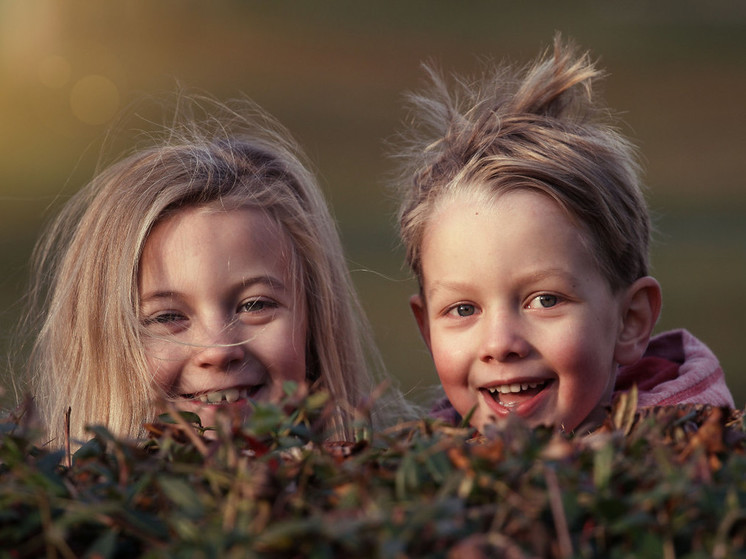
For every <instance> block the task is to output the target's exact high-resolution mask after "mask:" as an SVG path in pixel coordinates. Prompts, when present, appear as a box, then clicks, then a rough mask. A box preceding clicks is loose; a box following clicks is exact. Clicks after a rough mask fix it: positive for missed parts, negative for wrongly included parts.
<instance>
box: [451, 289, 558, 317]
mask: <svg viewBox="0 0 746 559" xmlns="http://www.w3.org/2000/svg"><path fill="white" fill-rule="evenodd" d="M542 298H544V299H552V300H553V304H551V305H549V306H544V305H543V304H541V300H542ZM534 301H536V302H537V304H538V305H540V306H537V307H531V305H532V303H534ZM562 301H564V298H563V297H561V296H560V295H555V294H554V293H539V294H538V295H534V296H533V297H531V299H529V301H528V303H527V304H526V305H525V307H524V308H537V309H539V308H541V309H552V308H554V307H556V306H557V305H559V304H560V303H562ZM464 307H466V308H467V310H470V311H471V312H470V313H469V314H460V313H459V310H460V309H463V308H464ZM476 313H477V307H476V305H473V304H471V303H457V304H455V305H453V306H451V307H448V309H446V312H445V314H446V315H450V316H454V317H457V318H468V317H470V316H473V315H474V314H476Z"/></svg>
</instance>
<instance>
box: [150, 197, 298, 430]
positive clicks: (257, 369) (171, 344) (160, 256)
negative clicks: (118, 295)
mask: <svg viewBox="0 0 746 559" xmlns="http://www.w3.org/2000/svg"><path fill="white" fill-rule="evenodd" d="M289 252H290V246H289V242H288V241H287V240H286V238H285V235H284V234H283V233H282V231H280V229H279V227H278V226H277V225H275V224H274V223H273V222H272V221H270V219H269V218H268V217H267V216H266V215H264V214H263V213H262V212H260V211H258V210H254V209H237V210H229V211H217V210H208V209H205V208H200V207H197V208H188V209H185V210H182V211H180V212H179V213H177V214H176V215H174V216H172V217H169V218H167V219H166V220H164V221H162V222H160V223H158V224H157V225H156V226H155V227H154V228H153V231H152V232H151V234H150V236H149V237H148V240H147V242H146V243H145V248H144V251H143V255H142V259H141V261H140V276H139V291H140V298H141V309H140V312H141V315H142V317H143V324H144V327H145V330H146V333H147V335H146V337H145V350H146V357H147V360H148V365H149V366H150V368H151V372H152V373H153V376H154V378H155V380H156V382H157V383H158V384H159V385H160V386H161V387H162V388H163V389H164V390H165V391H166V393H168V394H169V395H170V396H171V397H172V398H173V400H174V403H175V405H176V407H177V408H178V409H181V410H185V411H193V412H195V413H197V414H198V415H199V416H200V417H201V419H202V423H203V425H206V426H213V425H215V415H216V413H217V412H218V410H224V411H227V412H230V413H231V414H232V415H237V416H239V417H245V416H247V415H248V414H249V412H250V409H251V406H250V403H249V399H253V400H260V401H265V400H270V401H277V400H280V399H281V397H282V396H283V383H284V382H285V381H294V382H296V383H298V384H299V385H301V386H302V385H303V383H304V380H305V374H306V362H305V351H306V332H307V317H306V309H305V305H304V304H303V299H302V298H298V297H296V296H295V290H294V287H295V284H294V282H293V278H292V276H291V274H290V269H289V267H288V265H287V254H288V253H289Z"/></svg>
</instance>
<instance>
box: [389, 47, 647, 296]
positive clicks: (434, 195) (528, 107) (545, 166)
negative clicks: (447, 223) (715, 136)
mask: <svg viewBox="0 0 746 559" xmlns="http://www.w3.org/2000/svg"><path fill="white" fill-rule="evenodd" d="M426 70H427V71H428V73H429V77H430V79H431V81H432V87H431V89H430V90H429V91H428V92H426V93H422V94H417V95H412V96H411V97H410V99H411V101H412V103H413V105H414V108H415V110H416V111H418V112H417V115H418V116H419V117H420V120H419V121H418V122H417V123H416V125H415V126H413V127H412V128H411V129H410V130H409V132H408V133H407V134H405V135H404V137H405V140H406V143H405V144H404V146H403V148H402V149H401V150H400V155H399V157H400V159H401V161H402V174H401V178H400V179H399V180H398V187H399V189H400V192H401V200H402V202H401V205H400V210H399V225H400V234H401V238H402V241H403V243H404V245H405V249H406V255H407V262H408V264H409V265H410V267H411V268H412V270H413V272H414V273H415V275H416V277H417V279H418V280H419V282H420V286H422V281H423V278H422V263H421V260H420V250H421V245H422V239H423V235H424V234H425V229H426V227H427V224H428V222H429V220H430V217H431V216H432V215H433V213H434V212H435V211H436V209H437V207H438V205H439V204H440V203H442V201H443V200H445V199H447V198H449V197H452V196H454V195H459V194H462V193H469V194H470V195H473V194H474V193H475V192H479V193H480V194H482V195H484V194H487V195H488V196H489V197H494V196H496V195H498V194H499V193H501V192H506V191H509V190H512V189H520V188H525V189H534V190H536V191H539V192H542V193H544V194H546V195H548V196H550V197H551V198H553V199H554V200H555V201H556V202H557V203H558V204H559V205H560V206H561V207H562V208H563V209H564V211H565V212H567V214H568V216H569V217H570V219H572V220H573V221H574V222H575V223H576V224H577V225H578V226H579V227H580V228H581V229H582V230H583V231H584V233H585V238H586V241H587V243H588V246H589V248H590V250H591V252H592V254H593V256H594V258H595V260H596V262H597V264H598V267H599V269H600V270H601V272H602V273H603V275H604V277H605V278H606V279H607V280H608V282H609V284H610V286H611V287H612V289H613V290H617V289H619V288H622V287H624V286H627V285H630V284H631V283H633V282H634V281H635V280H636V279H638V278H640V277H642V276H645V275H647V270H648V244H649V237H650V219H649V215H648V210H647V205H646V202H645V199H644V196H643V192H642V185H641V182H640V178H639V165H638V163H637V161H636V156H635V152H634V148H633V147H632V145H631V144H630V143H629V142H628V141H627V140H626V139H625V138H624V137H622V136H621V134H620V133H619V132H618V131H617V130H616V129H615V128H614V126H613V123H612V122H611V120H610V119H609V118H608V111H607V110H605V109H604V108H603V107H601V106H600V105H598V103H597V101H596V98H595V96H594V92H593V87H592V86H593V83H594V82H595V81H596V80H598V79H599V78H600V77H601V76H602V73H601V72H600V71H599V70H597V69H596V68H595V66H594V64H593V63H592V62H591V61H590V59H589V56H588V54H587V53H584V54H577V52H576V49H575V48H574V47H573V46H572V45H570V44H565V43H563V41H562V39H561V37H560V36H559V35H557V36H556V37H555V41H554V50H553V52H551V53H545V54H543V55H542V56H540V57H539V58H538V59H537V60H536V61H535V62H534V63H533V64H531V65H530V66H528V67H527V68H526V69H522V70H516V69H515V68H513V67H510V66H505V67H500V68H497V69H496V70H495V71H494V72H493V73H491V74H490V75H487V76H485V77H484V78H483V79H482V80H480V81H477V82H476V83H469V82H468V81H467V80H466V79H464V78H458V80H457V81H458V89H457V90H456V91H454V92H451V91H449V90H448V87H447V86H446V84H445V80H444V79H443V77H442V75H441V74H440V73H439V72H438V71H436V70H435V69H433V68H432V67H426Z"/></svg>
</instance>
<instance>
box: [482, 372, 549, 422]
mask: <svg viewBox="0 0 746 559" xmlns="http://www.w3.org/2000/svg"><path fill="white" fill-rule="evenodd" d="M554 382H555V380H554V379H547V378H545V379H536V378H534V379H529V378H525V379H513V380H511V381H510V382H494V383H492V384H489V385H485V386H482V387H480V388H479V394H480V397H481V398H482V400H483V401H484V403H485V404H486V405H487V407H488V408H489V409H490V411H492V412H493V413H494V414H495V415H497V416H498V417H506V416H508V415H510V414H516V415H518V416H519V417H521V418H524V419H526V418H528V417H529V416H531V415H532V414H533V413H534V412H535V411H536V410H537V409H538V408H540V407H541V406H542V405H543V404H544V402H545V401H546V400H547V399H548V398H549V396H550V392H551V390H550V389H551V387H552V385H553V384H554ZM539 383H546V385H545V386H544V388H542V389H541V391H539V392H538V393H537V394H535V395H534V396H533V397H531V398H530V399H528V400H526V401H525V402H521V403H519V404H516V405H515V406H505V405H503V404H501V403H499V402H498V401H497V400H495V399H494V398H493V397H492V396H491V394H490V389H495V388H497V387H499V386H508V385H511V384H539Z"/></svg>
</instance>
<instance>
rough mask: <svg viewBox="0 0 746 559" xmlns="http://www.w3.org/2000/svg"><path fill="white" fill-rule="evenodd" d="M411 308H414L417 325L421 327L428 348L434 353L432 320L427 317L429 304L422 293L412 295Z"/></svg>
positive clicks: (413, 312)
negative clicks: (431, 342)
mask: <svg viewBox="0 0 746 559" xmlns="http://www.w3.org/2000/svg"><path fill="white" fill-rule="evenodd" d="M409 308H410V309H412V314H413V315H414V319H415V320H416V321H417V327H418V328H419V329H420V334H421V335H422V339H423V340H425V345H427V349H429V350H430V353H432V349H431V348H430V322H429V321H428V319H427V305H426V304H425V298H424V297H423V296H422V295H412V296H411V297H410V298H409Z"/></svg>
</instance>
